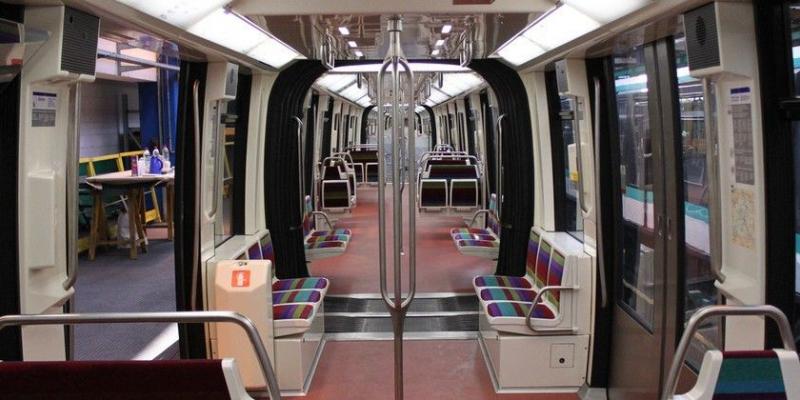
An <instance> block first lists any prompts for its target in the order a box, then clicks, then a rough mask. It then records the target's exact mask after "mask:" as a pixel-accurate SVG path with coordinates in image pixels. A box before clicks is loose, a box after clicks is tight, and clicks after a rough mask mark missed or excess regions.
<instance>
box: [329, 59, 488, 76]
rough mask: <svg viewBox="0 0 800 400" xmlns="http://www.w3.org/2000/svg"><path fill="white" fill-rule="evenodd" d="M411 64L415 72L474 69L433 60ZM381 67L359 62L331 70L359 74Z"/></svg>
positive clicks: (374, 70) (376, 64)
mask: <svg viewBox="0 0 800 400" xmlns="http://www.w3.org/2000/svg"><path fill="white" fill-rule="evenodd" d="M409 64H411V70H412V71H414V72H470V71H472V70H471V69H469V68H465V67H462V66H460V65H455V64H439V63H433V62H415V61H411V62H409ZM380 68H381V63H378V62H375V63H369V64H358V65H346V66H337V67H334V68H333V69H332V70H331V72H334V73H349V74H357V73H364V74H368V73H377V72H378V70H379V69H380Z"/></svg>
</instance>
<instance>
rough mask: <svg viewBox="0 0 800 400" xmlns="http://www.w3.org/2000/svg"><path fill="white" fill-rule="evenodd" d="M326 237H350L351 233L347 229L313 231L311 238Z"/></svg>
mask: <svg viewBox="0 0 800 400" xmlns="http://www.w3.org/2000/svg"><path fill="white" fill-rule="evenodd" d="M328 235H347V236H352V235H353V233H352V232H351V231H350V229H347V228H337V229H334V230H332V231H314V232H312V233H311V236H328Z"/></svg>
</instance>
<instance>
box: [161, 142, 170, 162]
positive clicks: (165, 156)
mask: <svg viewBox="0 0 800 400" xmlns="http://www.w3.org/2000/svg"><path fill="white" fill-rule="evenodd" d="M161 158H163V159H164V161H171V160H170V158H169V149H168V148H167V146H166V145H165V146H164V147H162V148H161Z"/></svg>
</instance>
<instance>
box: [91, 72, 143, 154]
mask: <svg viewBox="0 0 800 400" xmlns="http://www.w3.org/2000/svg"><path fill="white" fill-rule="evenodd" d="M123 94H125V95H127V96H128V109H129V110H131V109H132V110H138V109H139V88H138V86H137V84H136V83H134V82H120V81H111V80H104V79H98V80H96V81H95V82H93V83H86V84H83V85H81V115H80V138H81V139H80V143H81V145H80V146H81V147H80V155H81V157H94V156H99V155H103V154H111V153H117V152H119V151H120V137H119V131H120V122H121V121H120V107H121V106H122V104H121V101H120V98H121V97H122V95H123ZM130 117H131V118H130V119H129V121H128V124H129V126H135V127H138V126H139V114H138V113H136V114H131V115H130Z"/></svg>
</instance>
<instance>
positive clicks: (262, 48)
mask: <svg viewBox="0 0 800 400" xmlns="http://www.w3.org/2000/svg"><path fill="white" fill-rule="evenodd" d="M247 55H248V56H250V57H253V58H255V59H256V60H258V61H261V62H263V63H265V64H267V65H270V66H272V67H273V68H280V67H283V66H284V65H286V64H287V63H288V62H289V61H292V60H293V59H295V58H297V56H299V54H298V53H297V52H296V51H294V50H293V49H291V48H289V47H287V46H286V45H284V44H283V43H281V42H279V41H277V40H275V39H273V38H271V37H269V36H267V37H266V40H265V41H263V42H261V44H260V45H258V46H256V47H255V48H254V49H253V50H250V51H249V52H247Z"/></svg>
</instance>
